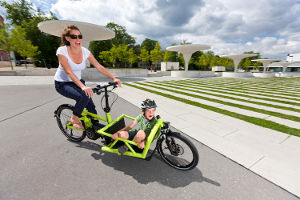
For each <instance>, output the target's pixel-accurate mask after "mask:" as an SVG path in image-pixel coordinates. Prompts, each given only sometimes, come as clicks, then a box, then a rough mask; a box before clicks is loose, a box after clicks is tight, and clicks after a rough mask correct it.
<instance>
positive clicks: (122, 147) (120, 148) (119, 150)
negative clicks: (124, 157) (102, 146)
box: [118, 144, 129, 154]
mask: <svg viewBox="0 0 300 200" xmlns="http://www.w3.org/2000/svg"><path fill="white" fill-rule="evenodd" d="M128 149H129V148H128V146H127V145H126V144H124V145H122V146H120V147H119V148H118V152H119V153H120V154H124V153H125V152H126V151H128Z"/></svg>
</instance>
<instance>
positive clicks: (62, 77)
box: [54, 46, 91, 82]
mask: <svg viewBox="0 0 300 200" xmlns="http://www.w3.org/2000/svg"><path fill="white" fill-rule="evenodd" d="M81 49H82V57H83V59H82V62H81V63H80V64H76V63H74V62H73V61H72V59H71V57H70V56H69V54H68V50H67V46H61V47H59V48H58V49H57V51H56V55H58V54H61V55H63V56H65V57H66V58H67V60H68V63H69V65H70V67H71V69H72V71H73V73H74V74H75V75H76V76H77V78H78V79H79V80H80V79H81V71H82V70H84V69H85V68H86V59H87V58H88V57H89V56H90V54H91V52H90V51H89V50H88V49H86V48H85V47H81ZM54 80H56V81H60V82H71V81H72V80H71V79H70V78H69V77H68V75H67V74H66V72H65V71H64V69H63V68H62V66H61V63H59V66H58V68H57V71H56V73H55V76H54Z"/></svg>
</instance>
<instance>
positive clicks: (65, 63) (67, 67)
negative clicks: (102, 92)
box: [57, 54, 94, 97]
mask: <svg viewBox="0 0 300 200" xmlns="http://www.w3.org/2000/svg"><path fill="white" fill-rule="evenodd" d="M57 56H58V61H59V62H60V64H61V66H62V68H63V69H64V71H65V73H66V74H67V75H68V77H69V78H70V79H71V80H72V81H73V82H74V83H75V84H76V85H77V86H78V87H80V88H81V90H83V91H84V93H85V94H86V95H87V96H89V97H92V96H93V95H94V93H93V90H92V89H91V88H89V87H87V86H85V85H84V84H83V83H82V82H81V81H80V80H79V79H78V78H77V76H76V75H75V74H74V73H73V71H72V68H71V66H70V65H69V63H68V60H67V58H66V57H65V56H64V55H61V54H58V55H57Z"/></svg>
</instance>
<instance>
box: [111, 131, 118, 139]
mask: <svg viewBox="0 0 300 200" xmlns="http://www.w3.org/2000/svg"><path fill="white" fill-rule="evenodd" d="M118 137H119V131H118V132H116V133H114V134H113V135H112V136H111V138H112V139H113V140H116V139H117V138H118Z"/></svg>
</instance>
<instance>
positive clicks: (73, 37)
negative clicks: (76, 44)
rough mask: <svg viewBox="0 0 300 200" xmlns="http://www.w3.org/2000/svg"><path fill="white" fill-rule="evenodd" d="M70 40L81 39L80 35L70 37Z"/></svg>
mask: <svg viewBox="0 0 300 200" xmlns="http://www.w3.org/2000/svg"><path fill="white" fill-rule="evenodd" d="M70 38H71V39H74V40H75V39H77V38H78V39H82V35H70Z"/></svg>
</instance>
